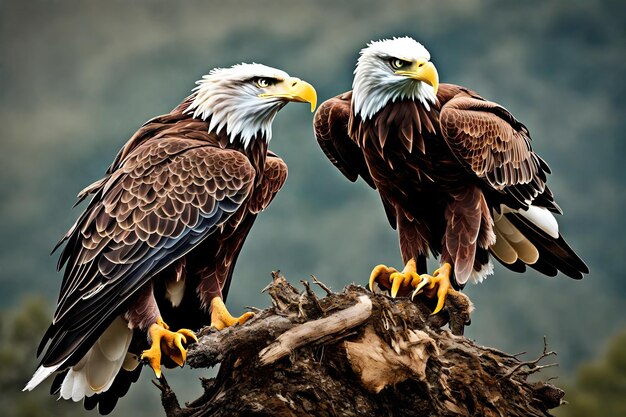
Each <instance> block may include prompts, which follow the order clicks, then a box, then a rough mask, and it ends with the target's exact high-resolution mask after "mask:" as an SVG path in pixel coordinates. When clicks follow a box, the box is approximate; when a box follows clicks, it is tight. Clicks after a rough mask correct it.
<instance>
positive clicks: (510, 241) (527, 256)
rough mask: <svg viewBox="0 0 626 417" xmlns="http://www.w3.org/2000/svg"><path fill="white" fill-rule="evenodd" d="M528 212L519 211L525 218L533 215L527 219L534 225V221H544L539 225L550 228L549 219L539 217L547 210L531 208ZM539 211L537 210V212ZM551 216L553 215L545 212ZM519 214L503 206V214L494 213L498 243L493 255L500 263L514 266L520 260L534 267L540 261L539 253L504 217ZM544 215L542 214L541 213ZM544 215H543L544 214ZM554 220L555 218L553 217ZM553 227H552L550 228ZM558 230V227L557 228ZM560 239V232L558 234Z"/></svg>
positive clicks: (495, 244) (494, 246) (492, 246)
mask: <svg viewBox="0 0 626 417" xmlns="http://www.w3.org/2000/svg"><path fill="white" fill-rule="evenodd" d="M530 208H531V209H532V210H531V209H529V210H527V211H519V213H520V214H522V215H523V216H524V217H526V214H527V213H531V217H530V218H529V217H527V218H528V220H530V221H532V222H533V223H534V220H533V219H539V220H541V221H543V226H542V225H539V224H538V225H537V226H538V227H540V228H542V230H543V227H547V226H550V225H549V221H548V220H547V217H545V216H544V217H541V216H538V215H537V213H541V211H542V210H545V209H543V208H540V207H533V206H530ZM535 209H537V210H538V211H537V210H535ZM545 211H546V213H548V214H549V215H550V216H551V213H550V212H549V211H547V210H545ZM511 212H517V211H515V210H511V209H510V208H509V207H506V206H501V213H502V214H500V215H497V214H495V213H494V219H495V221H494V233H495V235H496V243H494V244H493V245H491V247H490V249H491V251H492V252H493V254H494V255H495V256H496V257H497V258H498V259H500V261H502V262H504V263H505V264H508V265H512V264H514V263H515V262H516V261H517V260H518V259H520V260H522V262H524V263H525V264H527V265H532V264H534V263H535V262H537V260H538V259H539V251H538V250H537V248H536V247H535V245H533V244H532V243H531V242H530V241H529V240H528V238H526V236H524V235H523V234H522V232H520V231H519V229H518V228H517V227H515V225H513V223H511V222H510V221H509V220H508V219H507V218H506V217H504V216H503V214H504V213H511ZM541 214H542V213H541ZM542 215H543V214H542ZM552 219H554V217H553V216H552ZM554 224H556V220H555V219H554ZM550 227H551V226H550ZM557 229H558V226H557ZM557 237H558V232H557Z"/></svg>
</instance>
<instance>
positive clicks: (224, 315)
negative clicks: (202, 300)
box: [211, 297, 254, 330]
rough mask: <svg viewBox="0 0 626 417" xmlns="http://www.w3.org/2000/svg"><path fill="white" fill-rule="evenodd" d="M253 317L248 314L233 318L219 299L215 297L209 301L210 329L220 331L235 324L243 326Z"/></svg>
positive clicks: (251, 314) (252, 314)
mask: <svg viewBox="0 0 626 417" xmlns="http://www.w3.org/2000/svg"><path fill="white" fill-rule="evenodd" d="M253 316H254V313H250V312H248V313H244V314H242V315H241V316H239V317H233V316H231V315H230V313H229V312H228V310H227V309H226V306H225V305H224V301H222V299H221V298H220V297H215V298H213V299H212V300H211V327H215V328H216V329H217V330H222V329H225V328H226V327H230V326H233V325H235V324H244V323H245V322H247V321H248V320H250V319H251V318H252V317H253Z"/></svg>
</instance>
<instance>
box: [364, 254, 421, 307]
mask: <svg viewBox="0 0 626 417" xmlns="http://www.w3.org/2000/svg"><path fill="white" fill-rule="evenodd" d="M421 281H422V278H421V277H420V276H419V274H418V273H417V268H416V265H415V259H411V260H409V261H408V262H407V263H406V265H405V266H404V269H403V270H402V272H398V270H397V269H395V268H390V267H388V266H386V265H377V266H376V267H375V268H374V269H373V270H372V273H371V274H370V281H369V287H370V291H373V287H374V282H376V283H378V284H379V285H381V286H382V287H384V288H386V289H388V290H390V292H391V296H392V297H393V298H395V297H396V296H397V295H398V293H399V292H400V295H401V296H405V295H408V294H409V292H410V288H411V287H412V288H415V287H416V286H417V285H419V283H420V282H421Z"/></svg>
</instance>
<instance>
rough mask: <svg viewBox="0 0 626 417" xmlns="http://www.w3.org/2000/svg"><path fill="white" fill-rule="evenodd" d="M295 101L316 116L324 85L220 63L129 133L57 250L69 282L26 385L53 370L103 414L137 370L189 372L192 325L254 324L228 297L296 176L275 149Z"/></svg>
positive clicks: (69, 392) (61, 390)
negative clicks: (237, 271)
mask: <svg viewBox="0 0 626 417" xmlns="http://www.w3.org/2000/svg"><path fill="white" fill-rule="evenodd" d="M289 101H296V102H309V103H310V104H311V111H313V110H314V108H315V104H316V93H315V90H314V88H313V87H312V86H311V85H310V84H308V83H306V82H304V81H302V80H300V79H298V78H294V77H290V76H289V75H288V74H287V73H285V72H284V71H281V70H278V69H275V68H270V67H267V66H264V65H260V64H240V65H235V66H233V67H230V68H218V69H214V70H212V71H210V73H209V74H208V75H206V76H204V77H203V78H202V79H201V80H200V81H198V82H197V87H196V88H195V89H194V91H193V93H192V94H191V95H190V96H189V97H187V98H186V99H185V100H184V101H183V102H182V103H181V104H179V105H178V106H177V107H176V108H175V109H174V110H172V111H171V112H170V113H169V114H166V115H163V116H159V117H156V118H154V119H152V120H150V121H148V122H147V123H145V124H144V125H143V126H142V127H141V128H140V129H139V130H138V131H137V132H136V133H135V134H134V135H133V136H132V137H131V139H130V140H129V141H128V142H127V143H126V145H125V146H124V147H123V148H122V149H121V151H120V152H119V154H118V155H117V157H116V158H115V160H114V162H113V164H112V165H111V166H110V168H109V169H108V171H107V172H106V176H105V177H104V178H103V179H101V180H99V181H97V182H95V183H94V184H92V185H90V186H89V187H87V188H86V189H85V190H83V191H82V192H81V193H80V194H79V202H80V201H82V200H84V199H85V198H87V197H88V196H91V197H92V198H91V202H90V203H89V205H88V207H87V208H86V210H85V211H84V212H83V213H82V215H81V216H80V217H79V218H78V220H77V221H76V223H75V224H74V225H73V226H72V227H71V229H70V230H69V231H68V232H67V234H66V235H65V236H64V237H63V239H62V240H61V242H59V244H58V245H57V247H58V246H59V245H61V244H62V243H65V247H64V248H63V251H62V253H61V256H60V259H59V264H58V266H59V269H61V268H62V267H63V266H65V272H64V276H63V282H62V284H61V291H60V295H59V299H58V303H57V308H56V312H55V314H54V319H53V321H52V324H51V325H50V327H49V328H48V330H47V332H46V333H45V335H44V337H43V340H42V341H41V344H40V346H39V350H38V355H39V354H41V352H42V351H43V350H44V348H46V349H45V353H44V355H43V357H42V359H41V365H40V367H39V368H38V369H37V371H36V372H35V374H34V376H33V377H32V379H31V380H30V382H29V383H28V384H27V385H26V387H25V390H32V389H33V388H35V387H36V386H37V385H38V384H40V383H41V382H42V381H43V380H44V379H46V378H47V377H48V376H50V375H51V374H53V373H57V376H56V378H55V380H54V382H53V385H52V390H51V391H52V393H58V394H60V397H61V398H64V399H72V400H73V401H79V400H82V399H84V405H85V407H86V408H87V409H93V408H95V407H96V406H98V409H99V411H100V412H101V413H102V414H106V413H108V412H110V411H111V410H112V409H113V407H114V406H115V404H116V402H117V400H118V398H119V397H121V396H123V395H124V394H125V393H126V392H127V391H128V389H129V386H130V384H131V383H132V382H135V381H136V380H137V378H138V377H139V372H140V370H141V366H139V365H140V363H141V362H147V363H148V364H149V365H150V367H151V368H152V369H153V370H154V372H155V374H156V376H157V377H160V376H161V364H162V363H163V364H164V365H166V366H173V365H174V364H177V365H180V366H182V365H183V363H184V361H185V358H186V350H185V348H186V345H187V344H188V343H191V342H193V341H195V340H197V339H196V336H195V335H194V333H193V332H192V331H191V330H188V329H189V328H191V329H196V328H199V327H200V326H202V325H207V324H209V323H210V324H211V325H212V326H214V327H216V328H217V329H223V328H224V327H227V326H231V325H233V324H235V323H244V322H245V321H246V320H248V319H249V318H250V317H251V316H252V313H246V314H243V315H242V316H240V317H233V316H231V315H230V314H229V312H228V311H227V309H226V307H225V306H224V302H223V300H225V299H226V295H227V294H228V289H229V286H230V284H231V280H232V276H233V269H234V266H235V262H236V260H237V256H238V255H239V252H240V250H241V248H242V245H243V243H244V240H245V238H246V236H247V235H248V233H249V231H250V229H251V227H252V225H253V223H254V221H255V219H256V216H257V214H258V213H259V212H260V211H262V210H263V209H265V208H266V207H267V206H268V205H269V204H270V202H271V201H272V199H273V198H274V196H275V195H276V193H277V192H278V191H279V190H280V188H281V187H282V186H283V183H284V182H285V179H286V177H287V166H286V165H285V163H284V162H283V161H282V159H280V158H279V157H278V156H277V155H275V154H274V153H272V152H271V151H268V144H269V142H270V139H271V137H272V121H273V120H274V117H275V116H276V114H277V112H278V111H279V110H280V109H281V108H283V107H284V106H285V105H286V104H287V102H289ZM55 249H56V248H55ZM166 322H167V323H168V324H166ZM174 329H180V330H177V331H174ZM46 346H47V347H46Z"/></svg>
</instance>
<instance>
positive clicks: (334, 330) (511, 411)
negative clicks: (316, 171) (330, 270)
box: [156, 273, 564, 417]
mask: <svg viewBox="0 0 626 417" xmlns="http://www.w3.org/2000/svg"><path fill="white" fill-rule="evenodd" d="M273 276H274V279H273V282H272V283H271V284H270V285H269V286H268V287H267V288H266V290H267V292H268V293H269V295H270V297H271V298H272V304H273V306H272V307H271V308H269V309H267V310H263V311H260V312H259V313H257V315H256V317H255V318H253V319H252V320H251V321H249V322H248V323H246V324H245V325H244V326H236V327H232V328H229V329H226V330H223V331H221V332H218V331H215V330H214V329H210V328H205V329H203V330H202V331H201V332H200V334H199V342H198V343H197V344H195V345H192V346H191V347H190V349H189V352H188V363H189V365H190V366H191V367H194V368H207V367H211V366H215V365H217V364H221V366H220V370H219V373H218V375H217V377H216V378H212V379H203V380H202V384H203V386H204V390H205V392H204V394H203V395H202V396H201V397H200V398H198V399H197V400H195V401H193V402H192V403H190V404H186V406H185V407H180V405H179V403H178V401H177V399H176V395H175V394H174V393H173V392H172V391H171V390H170V388H169V386H168V385H167V382H166V381H165V380H164V379H161V380H160V381H159V382H158V383H156V385H157V386H158V387H159V388H160V389H161V391H162V400H163V406H164V408H165V411H166V414H167V416H168V417H174V416H176V417H182V416H212V417H218V416H219V417H222V416H224V417H225V416H237V415H240V416H258V417H261V416H268V417H269V416H272V417H283V416H285V417H287V416H289V417H291V416H315V417H317V416H319V417H325V416H394V417H395V416H422V415H426V416H549V415H550V414H549V412H548V410H550V409H551V408H554V407H557V406H558V405H559V404H560V403H561V399H562V397H563V395H564V393H563V391H561V390H560V389H558V388H556V387H554V386H553V385H551V384H549V383H546V382H531V381H529V380H528V376H529V375H531V374H533V373H535V372H537V371H538V370H539V369H541V368H544V367H546V366H549V365H539V364H538V363H539V360H541V359H543V358H544V357H546V356H549V355H551V354H553V352H547V351H546V349H545V348H544V352H543V354H542V355H541V357H540V358H539V359H537V360H534V361H529V362H522V361H521V360H520V359H518V358H517V357H516V356H514V355H510V354H507V353H503V352H500V351H498V350H495V349H491V348H487V347H482V346H479V345H476V344H475V343H474V342H472V341H470V340H468V339H466V338H464V337H463V335H462V333H463V329H464V326H465V324H466V323H469V318H470V312H471V303H470V301H469V299H468V298H467V296H465V295H463V294H461V293H457V292H454V293H452V294H451V295H450V296H449V297H448V299H447V301H446V305H445V307H444V310H443V311H442V312H441V313H439V314H437V315H435V316H432V315H431V311H432V307H433V306H431V305H429V303H428V301H423V300H422V299H421V298H420V300H417V299H416V301H415V302H413V301H411V300H409V299H407V298H399V299H391V298H389V297H388V296H387V295H385V294H374V293H371V292H369V291H367V290H366V289H364V288H362V287H359V286H354V285H352V286H348V287H347V288H346V289H345V290H344V291H343V292H341V293H332V292H331V291H330V290H328V289H327V288H326V287H325V286H324V285H323V284H321V283H319V282H318V281H317V280H316V279H315V278H314V281H315V283H316V284H318V285H320V286H321V287H322V288H324V289H325V291H326V292H327V295H326V297H324V298H321V299H320V298H318V297H317V296H316V295H315V293H314V292H313V291H312V290H311V288H310V286H309V284H308V283H307V282H304V281H303V285H304V291H302V292H299V291H298V290H296V289H295V288H294V287H293V286H292V285H290V284H289V283H288V282H287V281H286V280H285V279H284V278H283V277H282V276H281V275H280V274H279V273H274V274H273ZM418 298H419V297H418ZM446 326H447V327H448V328H444V327H446Z"/></svg>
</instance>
